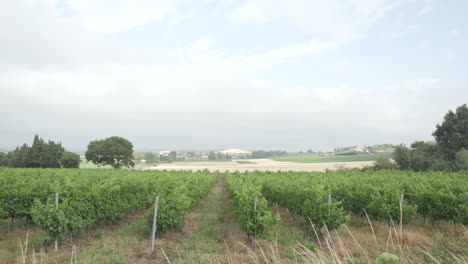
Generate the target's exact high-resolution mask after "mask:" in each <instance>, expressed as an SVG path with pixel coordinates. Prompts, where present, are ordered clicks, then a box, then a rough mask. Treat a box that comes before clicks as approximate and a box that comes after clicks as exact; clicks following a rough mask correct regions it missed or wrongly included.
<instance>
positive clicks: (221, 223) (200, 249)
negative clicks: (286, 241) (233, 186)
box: [130, 176, 248, 263]
mask: <svg viewBox="0 0 468 264" xmlns="http://www.w3.org/2000/svg"><path fill="white" fill-rule="evenodd" d="M229 203H230V200H229V196H228V192H227V190H226V183H225V177H224V176H220V177H219V178H218V181H217V182H216V184H215V185H214V186H213V188H212V189H211V191H210V193H209V194H208V195H207V197H205V198H204V199H203V200H202V201H201V202H200V204H199V205H198V206H197V207H196V208H195V209H194V210H192V212H191V213H190V214H188V215H187V216H186V217H185V220H184V224H183V226H182V228H181V230H180V231H176V230H174V231H169V232H168V233H166V234H164V235H163V236H162V237H160V238H159V239H157V240H156V242H155V247H156V249H155V252H154V253H153V254H152V255H147V256H140V257H143V258H144V260H143V259H141V258H138V257H137V258H135V259H130V262H136V263H147V262H148V261H153V263H154V262H155V261H156V262H157V263H167V262H168V261H167V260H169V261H170V262H171V263H229V261H230V260H229V258H231V259H233V260H234V259H235V260H234V261H235V262H244V261H245V262H247V261H248V259H247V253H246V251H247V249H246V248H245V247H244V246H243V245H242V242H244V243H247V236H246V235H245V233H244V232H241V231H240V228H239V225H238V223H237V222H236V221H235V219H234V218H233V216H232V210H231V207H230V204H229ZM163 251H164V252H163ZM228 251H229V252H228Z"/></svg>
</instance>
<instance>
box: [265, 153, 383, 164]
mask: <svg viewBox="0 0 468 264" xmlns="http://www.w3.org/2000/svg"><path fill="white" fill-rule="evenodd" d="M390 157H391V154H356V155H331V156H326V155H318V154H310V153H294V154H287V155H282V156H274V157H272V159H274V160H276V161H288V162H304V163H317V162H320V163H321V162H350V161H375V160H377V159H380V158H387V159H388V158H390Z"/></svg>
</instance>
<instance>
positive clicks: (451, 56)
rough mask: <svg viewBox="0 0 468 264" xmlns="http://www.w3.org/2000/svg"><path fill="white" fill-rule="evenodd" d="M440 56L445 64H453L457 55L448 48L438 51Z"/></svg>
mask: <svg viewBox="0 0 468 264" xmlns="http://www.w3.org/2000/svg"><path fill="white" fill-rule="evenodd" d="M440 55H441V56H442V58H443V59H444V60H445V61H446V62H449V63H451V62H454V61H455V60H456V59H457V53H456V52H455V51H454V50H452V49H449V48H444V49H442V50H441V51H440Z"/></svg>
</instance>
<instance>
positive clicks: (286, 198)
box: [262, 174, 348, 229]
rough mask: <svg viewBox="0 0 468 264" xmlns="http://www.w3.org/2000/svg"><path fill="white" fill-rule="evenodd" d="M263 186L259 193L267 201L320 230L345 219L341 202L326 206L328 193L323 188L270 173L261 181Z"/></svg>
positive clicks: (338, 224) (339, 223)
mask: <svg viewBox="0 0 468 264" xmlns="http://www.w3.org/2000/svg"><path fill="white" fill-rule="evenodd" d="M262 186H263V191H262V193H263V195H264V196H265V197H266V198H267V199H268V200H269V201H272V202H275V203H277V204H279V205H281V206H283V207H285V208H288V209H289V210H290V211H291V212H293V213H295V214H298V215H301V216H304V217H305V218H306V219H308V220H310V221H311V222H312V223H313V224H314V225H315V226H316V227H317V228H319V229H320V228H321V227H322V226H323V225H324V224H325V225H326V226H327V227H328V228H329V229H336V228H338V227H339V226H340V225H342V224H343V223H345V222H346V221H347V220H348V217H347V215H346V214H345V212H344V210H343V208H342V206H341V202H340V201H336V200H334V201H332V202H331V203H328V194H329V193H330V190H329V189H328V188H326V186H324V185H320V184H310V183H306V182H303V181H301V180H299V179H295V180H289V179H288V178H286V177H285V176H284V175H282V174H272V175H269V176H268V177H265V178H264V180H263V181H262Z"/></svg>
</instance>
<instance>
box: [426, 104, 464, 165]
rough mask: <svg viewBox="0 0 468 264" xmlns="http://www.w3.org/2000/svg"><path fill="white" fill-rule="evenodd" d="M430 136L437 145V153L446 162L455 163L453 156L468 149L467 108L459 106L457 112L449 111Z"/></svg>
mask: <svg viewBox="0 0 468 264" xmlns="http://www.w3.org/2000/svg"><path fill="white" fill-rule="evenodd" d="M432 135H433V136H434V137H435V140H436V142H437V143H438V145H439V152H440V153H441V154H442V155H443V158H444V159H446V160H448V161H455V154H456V153H457V152H458V151H460V150H461V149H463V148H465V149H468V107H467V106H466V104H464V105H461V106H459V107H458V108H457V110H456V111H455V113H454V112H452V110H449V111H448V113H447V114H445V116H444V121H443V122H442V124H440V125H439V124H438V125H437V126H436V130H435V131H434V133H432Z"/></svg>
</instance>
